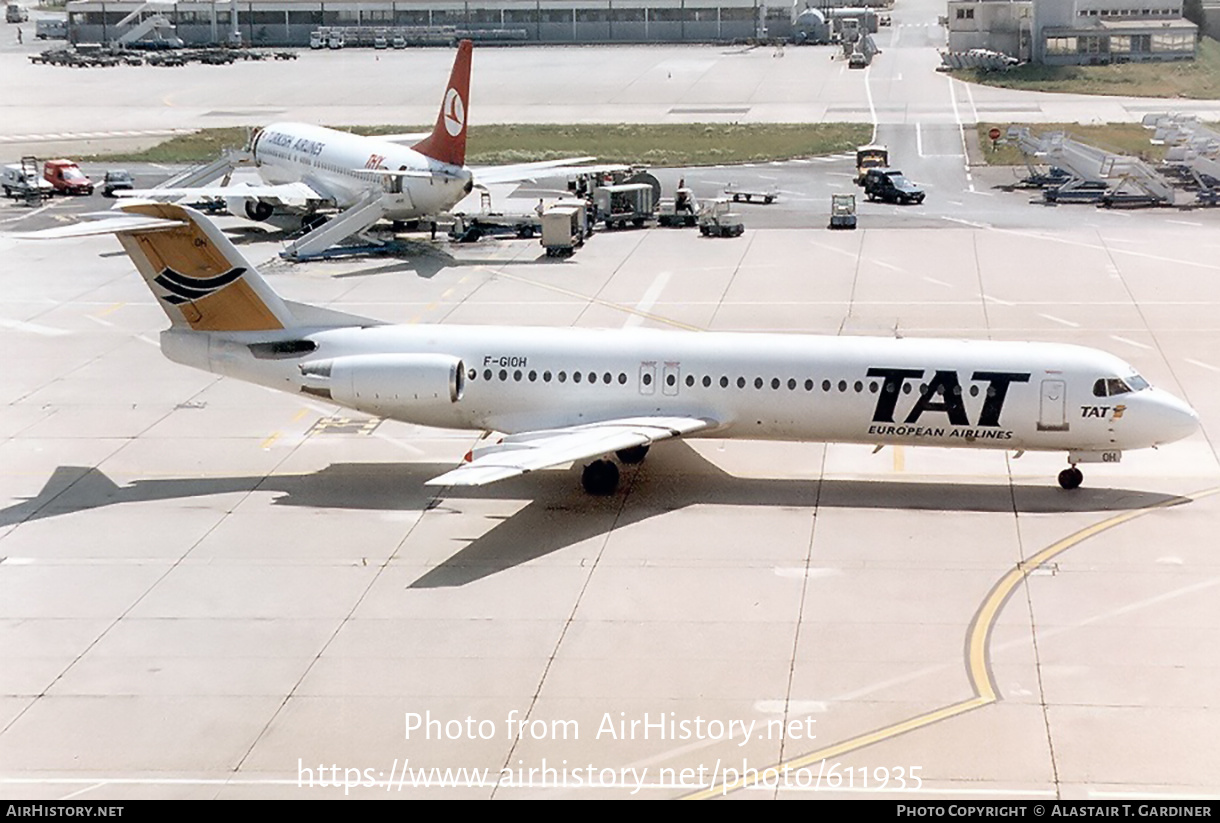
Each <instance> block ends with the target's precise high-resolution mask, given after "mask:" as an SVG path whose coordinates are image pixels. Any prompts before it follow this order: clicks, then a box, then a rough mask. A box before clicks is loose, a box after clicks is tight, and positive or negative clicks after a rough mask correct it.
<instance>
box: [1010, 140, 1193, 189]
mask: <svg viewBox="0 0 1220 823" xmlns="http://www.w3.org/2000/svg"><path fill="white" fill-rule="evenodd" d="M1008 137H1009V139H1010V140H1015V141H1016V143H1017V146H1018V147H1019V148H1020V150H1021V151H1022V153H1024V154H1025V155H1026V156H1027V157H1037V158H1039V159H1040V160H1042V161H1043V162H1045V163H1049V164H1050V165H1052V166H1055V167H1057V168H1060V169H1063V170H1064V171H1065V172H1067V174H1068V180H1067V181H1066V182H1065V183H1063V184H1062V185H1059V186H1056V187H1054V188H1047V189H1045V190H1044V191H1043V199H1044V201H1045V202H1047V203H1064V202H1096V203H1099V204H1100V205H1103V206H1107V207H1109V206H1151V205H1173V202H1174V196H1175V190H1174V188H1173V185H1172V184H1171V183H1170V182H1169V181H1168V180H1166V179H1165V178H1164V177H1163V176H1162V175H1160V174H1158V173H1157V172H1156V170H1154V169H1153V168H1152V167H1151V166H1149V165H1148V164H1147V163H1145V162H1144V161H1143V160H1140V159H1139V158H1138V157H1130V156H1128V155H1124V154H1115V153H1113V152H1109V151H1106V150H1105V149H1101V148H1097V147H1096V146H1090V145H1089V144H1087V143H1082V142H1080V141H1079V140H1075V139H1073V138H1072V137H1071V136H1070V135H1069V134H1067V132H1047V133H1046V134H1042V135H1040V136H1037V137H1035V136H1034V135H1032V134H1031V133H1030V131H1029V129H1026V128H1019V127H1015V126H1014V127H1010V128H1009V130H1008Z"/></svg>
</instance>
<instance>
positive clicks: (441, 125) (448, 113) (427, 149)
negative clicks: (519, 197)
mask: <svg viewBox="0 0 1220 823" xmlns="http://www.w3.org/2000/svg"><path fill="white" fill-rule="evenodd" d="M473 48H474V44H473V43H471V42H470V41H469V40H463V41H462V42H460V43H458V52H457V58H456V59H455V60H454V61H453V71H452V73H450V75H449V85H448V86H447V87H446V88H445V99H444V101H442V103H441V111H440V114H438V115H437V117H436V125H435V126H433V128H432V134H430V135H428V137H427V138H425V139H424V140H422V141H420V142H419V143H416V144H415V145H414V146H412V148H414V149H415V150H416V151H417V152H419V153H420V154H423V155H426V156H428V157H431V158H432V159H433V160H439V161H441V162H442V163H449V164H450V165H453V166H462V165H465V163H466V116H467V114H468V113H469V107H468V104H469V102H470V53H471V51H472V50H473Z"/></svg>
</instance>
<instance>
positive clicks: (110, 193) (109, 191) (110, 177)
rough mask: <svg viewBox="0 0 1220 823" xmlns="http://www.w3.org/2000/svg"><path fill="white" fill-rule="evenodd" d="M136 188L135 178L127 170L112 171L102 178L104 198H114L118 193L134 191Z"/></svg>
mask: <svg viewBox="0 0 1220 823" xmlns="http://www.w3.org/2000/svg"><path fill="white" fill-rule="evenodd" d="M135 187H136V181H135V178H133V177H132V176H131V172H129V171H127V170H126V169H111V170H110V171H108V172H106V176H105V177H104V178H102V195H103V196H104V197H114V196H115V192H116V191H120V190H122V189H134V188H135Z"/></svg>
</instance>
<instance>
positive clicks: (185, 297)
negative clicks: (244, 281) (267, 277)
mask: <svg viewBox="0 0 1220 823" xmlns="http://www.w3.org/2000/svg"><path fill="white" fill-rule="evenodd" d="M245 273H246V269H245V267H243V266H238V267H236V268H232V269H229V270H228V271H227V272H225V273H224V274H218V275H216V276H215V277H207V278H195V277H187V276H186V275H184V274H180V273H178V272H176V271H174V270H173V269H171V268H169V267H168V266H166V267H165V268H164V269H162V270H161V273H160V274H158V275H157V276H156V277H154V278H153V282H154V283H156V284H157V285H158V286H160V287H161V288H163V289H165V290H166V291H167V292H169V294H168V295H167V296H163V297H162V298H161V299H162V300H164V301H165V302H166V303H169V304H170V305H174V306H178V305H181V304H182V303H188V302H194V301H196V300H202V299H203V298H205V297H208V296H210V295H213V294H215V293H216V292H218V291H220V290H221V289H223V288H224V287H225V286H227V285H229V284H230V283H236V282H237V281H238V280H240V279H241V276H242V275H243V274H245Z"/></svg>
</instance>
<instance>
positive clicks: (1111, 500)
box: [0, 442, 1189, 588]
mask: <svg viewBox="0 0 1220 823" xmlns="http://www.w3.org/2000/svg"><path fill="white" fill-rule="evenodd" d="M450 468H452V466H450V465H447V464H433V463H336V464H332V465H330V466H327V467H326V468H324V469H322V470H320V471H317V472H314V473H312V474H302V475H271V476H266V477H263V476H257V475H234V476H231V477H217V478H181V479H150V480H136V481H134V482H132V483H130V484H128V485H125V486H119V485H117V484H115V483H114V482H113V481H112V480H111V479H110V478H109V477H107V476H106V475H105V474H104V473H102V472H101V471H98V470H97V469H94V468H89V467H79V466H60V467H59V468H57V469H56V470H55V472H54V473H53V474H52V475H51V477H50V478H49V479H48V480H47V482H46V484H45V485H44V486H43V488H42V490H41V491H40V492H39V493H38V495H36V496H35V497H33V498H30V499H28V500H25V501H23V502H20V503H16V504H14V505H12V506H9V507H8V508H5V509H3V510H0V527H3V526H10V525H13V524H18V523H29V522H36V521H38V520H42V519H46V518H52V517H59V516H64V515H69V514H73V513H76V512H82V511H91V510H94V509H100V508H103V507H106V506H111V505H118V504H122V503H139V502H152V501H172V500H185V499H191V498H199V497H206V496H210V495H217V494H225V493H232V492H248V491H252V490H257V491H259V492H272V493H276V494H277V495H278V496H277V497H275V499H274V501H273V505H277V506H300V507H304V508H342V509H349V510H355V511H359V510H365V511H377V512H387V511H422V510H424V509H429V510H437V511H442V512H446V511H447V512H453V513H457V514H461V513H463V512H464V511H465V509H464V503H465V502H466V501H472V500H527V501H529V502H528V503H527V505H526V506H525V507H524V508H523V509H521V510H520V511H518V512H517V513H516V514H514V515H512V516H511V517H507V518H505V519H502V520H500V521H499V522H497V523H496V524H495V525H494V526H492V528H490V529H489V530H487V531H485V532H482V533H476V534H471V535H470V536H469V537H461V538H455V543H460V544H461V545H460V546H455V549H456V551H455V553H454V554H452V555H451V556H450V557H449V558H448V559H447V560H445V561H443V562H442V563H440V564H439V565H437V566H436V567H434V568H432V569H430V570H429V571H427V572H425V573H424V574H423V575H422V576H421V577H419V578H418V579H417V580H416V581H415V582H414V583H412V584H411V588H444V587H449V586H460V585H463V584H466V583H470V582H473V581H475V580H479V579H481V578H484V577H487V576H489V575H491V574H495V573H496V572H499V571H503V570H505V569H508V568H512V567H514V566H518V565H521V564H523V563H527V562H529V561H531V560H535V559H537V558H540V557H545V556H546V555H549V554H551V553H553V552H556V551H559V550H561V549H565V548H567V547H569V546H573V545H576V544H578V543H580V542H581V541H583V540H588V539H591V538H595V537H598V536H600V535H604V534H606V533H607V532H608V531H609V530H610V529H611V528H622V527H624V526H628V525H631V524H633V523H637V522H640V521H644V520H647V519H649V518H651V517H654V516H657V515H659V514H663V513H665V512H668V511H674V510H679V509H682V508H685V507H687V506H691V505H695V504H712V505H726V506H767V507H812V506H814V505H817V506H818V507H833V508H854V509H909V510H916V511H943V512H947V513H952V512H996V513H1009V512H1012V511H1013V500H1014V494H1013V490H1012V488H1011V487H1010V485H1009V484H1008V483H1006V482H995V483H969V484H960V483H950V482H924V481H892V480H875V481H874V480H822V481H818V480H793V479H773V478H746V477H736V476H733V475H730V474H728V473H726V472H724V471H722V470H721V469H720V468H718V467H716V466H715V465H713V464H712V463H710V462H709V461H708V460H706V459H705V458H704V457H703V456H702V455H700V454H699V453H698V452H696V451H695V450H694V449H692V448H691V447H690V446H689V445H687V444H686V443H681V442H678V443H667V444H665V445H664V446H662V447H658V448H656V449H654V450H653V453H652V454H650V455H649V458H648V460H647V461H645V462H644V463H643V464H641V465H640V466H637V467H625V468H624V471H623V483H622V486H621V487H620V492H619V493H618V494H616V495H613V496H610V497H590V496H589V495H586V494H585V493H584V492H583V491H582V490H581V489H580V483H579V474H580V469H579V467H573V468H572V469H570V470H569V471H567V472H563V471H548V472H535V473H532V474H529V475H525V476H523V477H519V478H514V479H512V480H508V481H504V482H501V483H495V484H492V485H490V486H483V487H475V488H451V489H445V490H441V491H439V493H438V490H436V489H434V488H432V487H428V486H424V485H423V482H424V481H425V480H427V479H428V478H431V477H435V476H436V475H438V474H441V473H442V472H444V471H446V470H448V469H450ZM1015 498H1016V503H1017V511H1018V512H1027V513H1055V512H1098V513H1105V512H1117V511H1126V510H1130V509H1139V508H1145V507H1148V506H1152V505H1156V504H1165V503H1174V502H1178V503H1185V502H1189V500H1188V498H1178V497H1176V496H1175V495H1170V494H1161V493H1155V492H1145V491H1136V490H1130V489H1121V488H1105V487H1088V486H1086V487H1083V488H1081V489H1077V490H1076V491H1073V492H1064V491H1062V490H1061V489H1058V488H1056V487H1054V486H1052V485H1051V483H1050V482H1049V479H1048V483H1047V485H1046V486H1038V487H1026V486H1022V487H1020V488H1019V489H1018V492H1017V494H1016V495H1015ZM470 522H471V524H472V525H479V524H481V523H482V522H483V521H482V520H471V521H470ZM742 551H743V552H745V551H749V548H748V547H743V549H742ZM406 559H407V560H408V561H409V559H410V558H409V557H408V558H406Z"/></svg>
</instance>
